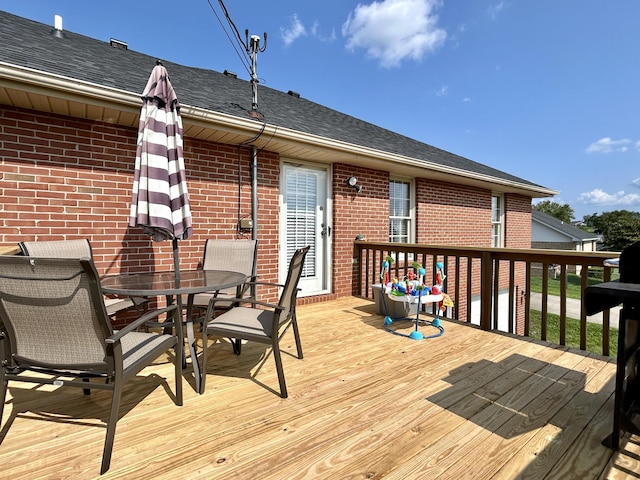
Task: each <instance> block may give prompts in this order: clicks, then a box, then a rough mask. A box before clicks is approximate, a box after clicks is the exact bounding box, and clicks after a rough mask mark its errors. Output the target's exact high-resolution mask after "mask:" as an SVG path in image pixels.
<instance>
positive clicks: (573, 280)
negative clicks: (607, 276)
mask: <svg viewBox="0 0 640 480" xmlns="http://www.w3.org/2000/svg"><path fill="white" fill-rule="evenodd" d="M597 283H602V280H600V279H597V278H588V279H587V285H595V284H597ZM531 291H532V292H535V293H542V277H537V276H532V277H531ZM548 292H549V295H557V296H560V278H550V279H549V290H548ZM581 292H582V286H581V283H580V275H576V274H574V273H569V274H567V298H577V299H580V298H581V297H582V294H581Z"/></svg>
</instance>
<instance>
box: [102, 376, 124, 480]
mask: <svg viewBox="0 0 640 480" xmlns="http://www.w3.org/2000/svg"><path fill="white" fill-rule="evenodd" d="M121 395H122V380H121V379H120V380H119V381H115V382H114V388H113V395H112V397H111V411H110V412H109V420H108V423H107V435H106V438H105V440H104V449H103V451H102V465H101V467H100V475H102V474H103V473H105V472H106V471H107V470H109V466H110V465H111V452H112V451H113V440H114V438H115V436H116V422H117V421H118V410H119V409H120V397H121Z"/></svg>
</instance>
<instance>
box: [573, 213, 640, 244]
mask: <svg viewBox="0 0 640 480" xmlns="http://www.w3.org/2000/svg"><path fill="white" fill-rule="evenodd" d="M584 220H585V223H587V224H588V225H590V226H592V227H593V229H594V232H595V233H597V234H599V235H602V236H603V240H604V241H603V243H602V250H608V251H615V252H621V251H622V250H624V249H625V248H627V247H628V246H629V245H631V244H632V243H634V242H637V241H638V240H640V213H638V212H630V211H628V210H615V211H613V212H604V213H603V214H601V215H596V214H593V215H588V216H585V217H584Z"/></svg>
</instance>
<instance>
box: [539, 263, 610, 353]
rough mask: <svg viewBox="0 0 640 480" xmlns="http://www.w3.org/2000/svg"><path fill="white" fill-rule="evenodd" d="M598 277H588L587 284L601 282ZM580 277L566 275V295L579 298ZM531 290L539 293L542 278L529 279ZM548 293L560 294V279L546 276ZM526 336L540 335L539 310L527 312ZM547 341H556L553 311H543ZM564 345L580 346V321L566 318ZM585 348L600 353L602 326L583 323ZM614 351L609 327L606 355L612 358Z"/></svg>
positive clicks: (557, 319) (557, 324)
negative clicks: (527, 327)
mask: <svg viewBox="0 0 640 480" xmlns="http://www.w3.org/2000/svg"><path fill="white" fill-rule="evenodd" d="M601 282H602V280H600V279H598V278H592V277H589V278H588V283H587V284H588V285H595V284H597V283H601ZM581 289H582V287H581V283H580V276H579V275H575V274H571V273H570V274H567V298H576V299H580V298H581V297H582V293H581V292H582V290H581ZM531 291H532V292H536V293H542V277H537V276H534V277H532V278H531ZM548 293H549V295H560V279H559V278H550V279H549V285H548ZM530 322H531V323H530V325H529V336H530V337H532V338H538V339H539V338H540V337H541V325H540V312H539V311H536V310H532V311H531V317H530ZM547 341H549V342H553V343H557V344H560V316H559V315H555V314H553V313H548V314H547ZM566 345H567V346H569V347H574V348H580V320H577V319H575V318H567V331H566ZM587 351H589V352H594V353H598V354H602V325H599V324H597V323H591V322H587ZM617 351H618V329H617V328H610V329H609V355H610V356H612V357H615V356H616V354H617Z"/></svg>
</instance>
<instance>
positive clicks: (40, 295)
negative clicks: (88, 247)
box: [0, 256, 183, 474]
mask: <svg viewBox="0 0 640 480" xmlns="http://www.w3.org/2000/svg"><path fill="white" fill-rule="evenodd" d="M176 310H177V307H176V306H175V305H173V306H169V307H166V308H163V309H159V310H154V311H150V312H147V313H146V314H145V315H143V316H141V317H140V318H138V319H137V320H136V321H134V322H132V323H131V324H129V325H127V326H126V327H124V328H123V329H122V330H119V331H114V330H113V328H112V326H111V321H110V319H109V315H108V314H107V310H106V307H105V304H104V297H103V294H102V290H101V287H100V280H99V277H98V273H97V271H96V269H95V266H94V265H93V261H92V260H91V259H89V258H85V259H52V258H34V257H23V256H0V361H1V362H2V365H1V368H0V397H1V400H2V403H1V404H0V418H2V411H3V409H4V405H5V401H6V395H7V390H8V383H9V381H11V382H30V383H33V384H35V385H36V386H34V387H33V388H36V389H37V388H38V387H37V385H41V384H47V385H55V386H60V387H62V386H71V387H79V388H82V389H84V391H85V394H88V393H89V392H90V390H92V389H101V390H109V391H111V407H110V412H109V417H108V421H107V429H106V437H105V442H104V449H103V454H102V465H101V469H100V473H101V474H102V473H104V472H106V471H107V470H108V469H109V465H110V462H111V452H112V449H113V442H114V437H115V430H116V422H117V420H118V411H119V407H120V398H121V395H122V392H123V389H124V384H125V382H127V381H128V380H131V378H132V377H134V376H135V375H136V374H137V373H138V372H140V371H141V370H142V369H144V368H145V367H146V366H148V365H150V364H151V363H152V362H154V361H155V360H156V359H157V358H158V357H159V356H160V355H162V354H163V353H164V352H166V351H168V350H170V349H174V352H175V353H174V355H175V356H174V359H173V361H174V363H175V399H174V402H175V403H176V404H177V405H182V362H181V361H180V359H181V358H182V355H183V350H182V349H183V339H182V330H181V329H178V334H177V336H176V335H160V334H156V333H146V332H139V331H136V329H137V328H138V327H139V326H141V325H142V324H144V323H145V322H146V321H148V320H149V319H151V318H154V317H155V316H157V315H161V314H168V315H170V314H175V313H176ZM92 379H93V380H94V381H91V380H92ZM42 391H43V392H44V391H45V390H42ZM49 394H51V395H55V391H53V392H49V391H47V395H49ZM14 401H15V399H14ZM13 408H14V411H15V409H16V406H14V407H13ZM10 424H11V420H9V422H8V425H10ZM5 428H6V427H5ZM61 448H64V446H61Z"/></svg>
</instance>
